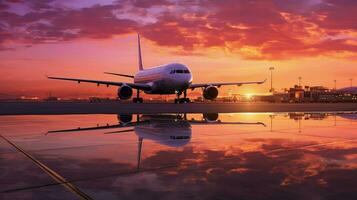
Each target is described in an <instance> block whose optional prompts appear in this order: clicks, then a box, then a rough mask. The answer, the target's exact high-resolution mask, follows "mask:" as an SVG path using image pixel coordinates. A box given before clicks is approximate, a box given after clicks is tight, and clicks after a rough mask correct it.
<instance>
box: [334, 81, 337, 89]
mask: <svg viewBox="0 0 357 200" xmlns="http://www.w3.org/2000/svg"><path fill="white" fill-rule="evenodd" d="M333 82H334V90H336V89H337V88H336V82H337V81H336V79H335V80H333Z"/></svg>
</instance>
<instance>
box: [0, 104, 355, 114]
mask: <svg viewBox="0 0 357 200" xmlns="http://www.w3.org/2000/svg"><path fill="white" fill-rule="evenodd" d="M332 111H357V103H307V104H287V103H256V102H254V103H215V102H212V103H189V104H173V103H143V104H134V103H121V102H100V103H90V102H1V103H0V115H37V114H118V113H120V114H125V113H143V114H149V113H233V112H332Z"/></svg>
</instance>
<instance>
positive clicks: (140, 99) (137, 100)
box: [133, 98, 143, 103]
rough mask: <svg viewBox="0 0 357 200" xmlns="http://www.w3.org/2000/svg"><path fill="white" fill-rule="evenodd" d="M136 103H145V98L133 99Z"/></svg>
mask: <svg viewBox="0 0 357 200" xmlns="http://www.w3.org/2000/svg"><path fill="white" fill-rule="evenodd" d="M133 102H134V103H143V98H133Z"/></svg>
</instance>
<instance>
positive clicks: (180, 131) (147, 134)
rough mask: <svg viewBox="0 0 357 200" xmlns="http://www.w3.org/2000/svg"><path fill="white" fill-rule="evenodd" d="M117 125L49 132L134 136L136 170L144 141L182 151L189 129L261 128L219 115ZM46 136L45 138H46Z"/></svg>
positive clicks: (126, 119)
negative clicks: (222, 118) (231, 126)
mask: <svg viewBox="0 0 357 200" xmlns="http://www.w3.org/2000/svg"><path fill="white" fill-rule="evenodd" d="M117 118H118V121H119V122H118V124H115V125H109V124H106V125H104V126H99V125H97V126H94V127H85V128H81V127H78V128H75V129H63V130H53V131H48V132H47V134H52V133H66V132H80V131H92V130H107V129H120V130H116V131H107V132H104V134H118V133H125V132H134V133H135V134H136V135H137V136H138V156H137V170H139V169H140V162H141V151H142V146H143V141H144V139H147V140H151V141H154V142H156V143H159V144H162V145H165V146H169V147H182V146H184V145H186V144H187V143H189V142H190V140H191V136H192V126H191V125H195V124H197V125H228V124H230V125H261V126H264V127H265V126H266V125H265V124H264V123H263V122H223V121H221V120H219V114H218V113H204V114H202V119H199V120H196V119H194V118H192V119H187V114H160V115H146V114H143V115H136V121H133V115H118V116H117ZM47 134H46V135H47Z"/></svg>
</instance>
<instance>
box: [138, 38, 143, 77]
mask: <svg viewBox="0 0 357 200" xmlns="http://www.w3.org/2000/svg"><path fill="white" fill-rule="evenodd" d="M138 51H139V70H140V71H141V70H144V67H143V61H142V58H141V47H140V35H139V34H138Z"/></svg>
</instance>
